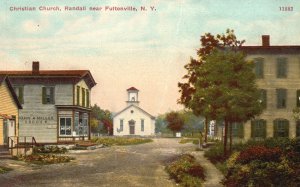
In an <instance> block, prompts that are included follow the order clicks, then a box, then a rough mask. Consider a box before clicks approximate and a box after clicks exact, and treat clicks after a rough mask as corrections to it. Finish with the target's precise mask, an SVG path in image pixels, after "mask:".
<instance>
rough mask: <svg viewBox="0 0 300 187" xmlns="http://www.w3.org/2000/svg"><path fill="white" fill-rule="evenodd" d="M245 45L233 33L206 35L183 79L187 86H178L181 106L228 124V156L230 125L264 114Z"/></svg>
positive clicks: (180, 84) (225, 143) (228, 31)
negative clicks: (243, 47)
mask: <svg viewBox="0 0 300 187" xmlns="http://www.w3.org/2000/svg"><path fill="white" fill-rule="evenodd" d="M243 43H244V41H238V40H237V39H236V36H235V35H234V32H233V30H227V32H226V34H225V35H224V34H222V35H217V36H216V37H215V36H213V35H211V34H210V33H208V34H205V35H204V36H202V37H201V48H200V49H199V50H198V51H197V54H198V57H199V59H198V60H196V59H193V58H191V62H190V63H189V64H187V65H186V66H185V68H186V69H187V71H188V72H187V75H185V76H184V77H183V78H185V79H187V83H179V84H178V86H179V88H180V92H181V98H180V99H179V103H181V104H183V105H184V106H185V107H186V108H190V109H192V111H193V112H194V113H195V114H196V115H203V116H205V118H206V119H212V120H223V121H224V123H225V135H224V155H226V153H227V134H228V125H229V124H231V123H233V122H244V121H246V120H249V119H251V118H253V117H254V116H255V115H258V114H260V113H261V111H262V107H261V105H260V103H259V91H258V89H257V87H256V84H255V75H254V73H253V63H252V62H248V61H246V60H245V55H244V54H242V53H241V52H238V49H239V47H240V46H241V45H242V44H243ZM206 132H207V131H206ZM205 136H207V134H206V135H205Z"/></svg>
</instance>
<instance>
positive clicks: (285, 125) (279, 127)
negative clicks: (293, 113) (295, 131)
mask: <svg viewBox="0 0 300 187" xmlns="http://www.w3.org/2000/svg"><path fill="white" fill-rule="evenodd" d="M274 137H289V121H288V120H286V119H276V120H274Z"/></svg>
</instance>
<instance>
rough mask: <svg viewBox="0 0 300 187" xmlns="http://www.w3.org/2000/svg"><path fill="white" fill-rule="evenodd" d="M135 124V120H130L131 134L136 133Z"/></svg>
mask: <svg viewBox="0 0 300 187" xmlns="http://www.w3.org/2000/svg"><path fill="white" fill-rule="evenodd" d="M134 126H135V121H134V120H130V121H129V134H134Z"/></svg>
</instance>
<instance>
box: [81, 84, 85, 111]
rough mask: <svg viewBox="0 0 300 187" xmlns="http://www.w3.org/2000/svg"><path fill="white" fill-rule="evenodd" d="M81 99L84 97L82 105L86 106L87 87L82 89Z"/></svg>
mask: <svg viewBox="0 0 300 187" xmlns="http://www.w3.org/2000/svg"><path fill="white" fill-rule="evenodd" d="M81 93H82V94H81V99H82V103H81V104H82V106H83V107H84V106H85V89H84V88H82V91H81Z"/></svg>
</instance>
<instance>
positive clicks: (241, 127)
mask: <svg viewBox="0 0 300 187" xmlns="http://www.w3.org/2000/svg"><path fill="white" fill-rule="evenodd" d="M238 137H240V138H244V124H243V123H238Z"/></svg>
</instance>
